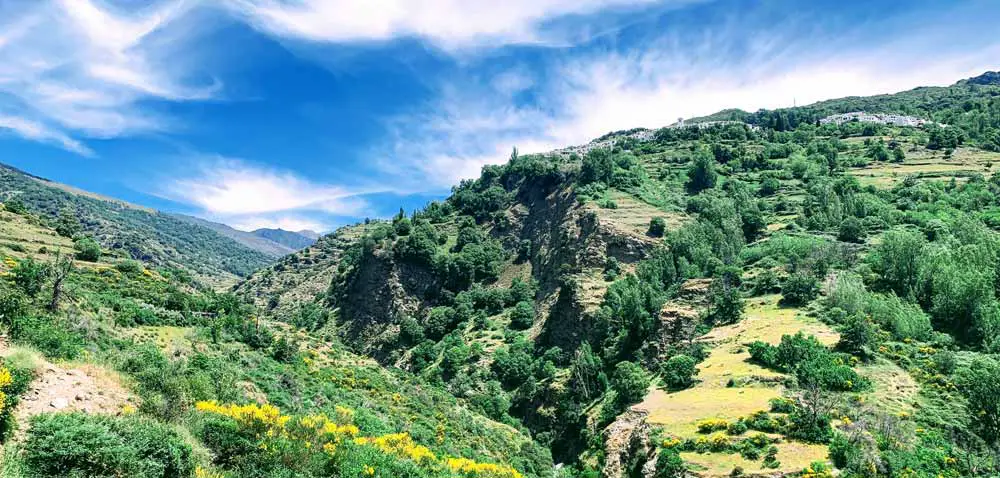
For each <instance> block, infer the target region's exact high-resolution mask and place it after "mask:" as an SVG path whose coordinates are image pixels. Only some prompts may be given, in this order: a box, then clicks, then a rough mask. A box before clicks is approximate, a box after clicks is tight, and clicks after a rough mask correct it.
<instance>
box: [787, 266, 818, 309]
mask: <svg viewBox="0 0 1000 478" xmlns="http://www.w3.org/2000/svg"><path fill="white" fill-rule="evenodd" d="M817 294H819V281H817V280H816V278H815V277H813V276H812V275H811V274H807V273H804V272H796V273H794V274H792V275H790V276H788V278H787V279H785V282H783V283H782V284H781V303H782V304H786V305H805V304H807V303H809V302H810V301H812V300H813V299H815V298H816V295H817Z"/></svg>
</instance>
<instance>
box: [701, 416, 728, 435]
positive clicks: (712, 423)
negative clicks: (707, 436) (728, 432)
mask: <svg viewBox="0 0 1000 478" xmlns="http://www.w3.org/2000/svg"><path fill="white" fill-rule="evenodd" d="M727 427H729V422H728V421H726V420H725V419H723V418H707V419H705V420H701V421H699V422H698V433H712V432H714V431H718V430H725V429H726V428H727Z"/></svg>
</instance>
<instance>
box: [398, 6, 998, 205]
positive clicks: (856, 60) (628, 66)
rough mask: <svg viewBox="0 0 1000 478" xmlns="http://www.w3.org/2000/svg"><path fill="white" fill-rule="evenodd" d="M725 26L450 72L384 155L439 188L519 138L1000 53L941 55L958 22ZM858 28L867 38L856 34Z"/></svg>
mask: <svg viewBox="0 0 1000 478" xmlns="http://www.w3.org/2000/svg"><path fill="white" fill-rule="evenodd" d="M727 25H728V26H726V27H724V28H721V29H714V28H708V31H707V32H696V33H695V34H691V32H687V36H684V34H677V35H662V36H659V37H657V38H656V39H655V40H654V41H652V42H649V43H640V44H639V45H638V46H637V47H634V48H632V49H628V50H623V51H603V52H592V51H590V52H583V53H578V52H574V53H567V54H566V55H563V56H561V57H560V59H559V61H557V62H555V63H553V64H549V65H548V69H547V70H546V71H544V73H536V74H535V75H534V76H527V77H526V76H525V71H524V70H522V69H520V68H517V67H515V69H513V70H511V72H509V73H508V74H501V75H498V76H497V77H496V78H499V79H495V80H493V81H492V82H487V83H485V84H478V83H476V82H474V81H473V82H470V81H469V80H468V79H466V78H459V79H453V80H449V82H448V83H445V84H444V85H442V86H441V88H440V93H439V98H438V100H437V101H435V102H433V103H431V104H429V105H425V107H424V108H422V112H420V113H417V114H413V115H410V116H408V117H403V118H397V119H395V120H394V122H393V123H392V124H391V128H390V129H391V132H392V133H391V140H390V142H391V143H392V144H393V147H392V148H391V150H390V151H383V152H380V154H381V158H382V159H381V161H380V164H381V165H382V167H383V170H384V171H385V172H386V173H387V174H394V175H397V176H400V177H402V178H404V180H402V181H400V183H399V184H400V185H401V186H400V187H402V188H410V189H412V190H421V189H419V188H420V187H421V186H422V187H423V188H424V189H423V190H427V189H428V188H442V187H446V186H447V185H449V184H453V183H454V182H455V181H457V180H459V179H463V178H472V177H476V176H478V174H479V170H480V168H481V167H482V165H484V164H491V163H499V162H503V161H505V160H506V159H507V157H508V155H509V153H510V149H511V147H512V146H517V147H518V148H519V150H520V151H521V152H522V153H529V152H545V151H550V150H552V149H555V148H558V147H563V146H568V145H573V144H582V143H585V142H587V141H589V140H591V139H593V138H595V137H598V136H600V135H602V134H605V133H607V132H610V131H615V130H622V129H628V128H633V127H648V128H659V127H662V126H666V125H668V124H671V123H673V122H674V121H676V120H677V118H678V117H686V118H690V117H693V116H700V115H706V114H710V113H714V112H716V111H719V110H722V109H726V108H742V109H744V110H748V111H755V110H757V109H759V108H780V107H790V106H792V105H793V104H798V105H804V104H807V103H811V102H816V101H819V100H823V99H829V98H839V97H844V96H851V95H861V96H864V95H873V94H881V93H893V92H897V91H902V90H905V89H909V88H913V87H917V86H926V85H947V84H951V83H953V82H955V81H957V80H959V79H961V78H966V77H969V76H974V75H977V74H980V73H982V72H983V71H984V70H987V69H991V68H996V66H998V65H997V63H996V58H998V57H1000V40H987V41H985V42H984V44H981V45H978V46H975V47H968V48H966V49H964V51H962V50H963V49H957V50H959V51H953V52H952V51H948V52H947V53H945V52H946V51H947V48H945V47H943V46H941V45H952V43H948V41H947V38H948V37H949V35H954V32H953V31H934V30H933V29H925V30H923V31H920V32H913V33H911V34H910V35H908V36H907V35H886V38H887V40H886V41H885V42H882V43H879V42H877V41H872V39H871V38H869V36H868V35H867V33H865V31H868V30H865V31H862V32H850V31H846V32H845V31H840V32H837V33H838V34H839V35H840V37H839V38H832V37H831V38H825V37H823V36H822V35H820V36H815V37H813V38H811V39H810V41H809V42H808V43H805V42H797V41H795V40H796V38H798V37H797V32H800V31H801V30H798V29H795V28H793V27H791V26H789V25H786V28H788V31H787V33H785V34H775V33H773V30H770V29H766V30H763V31H742V30H739V31H738V30H736V29H735V27H733V26H732V25H733V24H727ZM949 25H951V28H954V26H955V25H954V24H949ZM740 28H745V26H741V27H740ZM858 33H860V34H861V35H860V37H861V38H862V39H863V40H862V41H860V42H859V43H854V41H855V40H856V38H855V35H856V34H858ZM935 42H936V43H938V45H939V46H938V48H937V50H936V51H938V52H939V54H936V55H929V54H928V53H927V52H928V51H935V50H933V49H930V50H929V49H928V47H927V45H928V44H934V43H935ZM734 52H738V53H734ZM543 79H544V81H545V82H544V83H543V82H542V81H543ZM511 85H513V86H511ZM525 88H534V90H533V93H534V96H535V97H536V98H538V100H537V101H535V102H532V103H530V104H528V105H523V104H521V105H519V103H518V102H517V101H515V95H517V94H519V93H520V92H521V91H522V90H523V89H525Z"/></svg>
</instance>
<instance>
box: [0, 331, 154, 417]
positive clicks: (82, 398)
mask: <svg viewBox="0 0 1000 478" xmlns="http://www.w3.org/2000/svg"><path fill="white" fill-rule="evenodd" d="M11 352H12V349H11V348H10V347H9V346H8V345H7V340H6V337H0V356H4V357H6V356H7V355H9V354H10V353H11ZM137 403H138V402H137V399H136V398H135V397H134V396H133V395H132V394H130V393H129V392H128V391H127V390H126V389H125V388H124V387H122V385H121V383H120V382H119V380H118V377H116V376H115V375H114V374H113V373H110V372H108V371H107V370H105V369H103V368H101V367H99V366H96V365H92V364H54V363H51V362H48V361H45V360H44V359H41V361H40V362H39V364H38V368H37V376H36V377H35V379H34V380H33V381H32V382H31V385H29V386H28V390H27V391H26V392H25V393H24V395H22V396H21V399H20V401H19V403H18V406H17V410H16V411H15V412H14V416H15V418H16V420H17V424H18V430H21V431H23V430H26V429H27V426H28V421H29V420H30V419H31V417H33V416H35V415H38V414H40V413H49V412H60V411H64V412H68V411H81V412H85V413H102V414H119V413H121V412H122V410H123V409H124V408H125V407H126V405H131V406H135V405H136V404H137Z"/></svg>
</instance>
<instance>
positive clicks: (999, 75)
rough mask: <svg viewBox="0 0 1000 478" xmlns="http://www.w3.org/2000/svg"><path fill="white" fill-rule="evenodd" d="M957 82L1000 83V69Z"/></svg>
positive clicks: (973, 83)
mask: <svg viewBox="0 0 1000 478" xmlns="http://www.w3.org/2000/svg"><path fill="white" fill-rule="evenodd" d="M959 84H969V85H1000V71H987V72H986V73H983V74H982V75H979V76H975V77H972V78H969V79H966V80H962V81H960V82H959Z"/></svg>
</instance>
